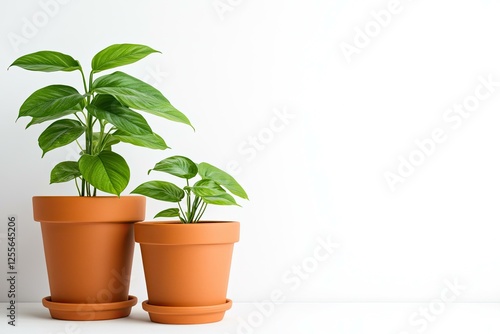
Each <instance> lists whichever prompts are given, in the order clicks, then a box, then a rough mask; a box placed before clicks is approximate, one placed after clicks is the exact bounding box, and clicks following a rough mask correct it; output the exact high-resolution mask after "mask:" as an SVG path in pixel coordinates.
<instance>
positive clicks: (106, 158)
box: [78, 151, 130, 196]
mask: <svg viewBox="0 0 500 334" xmlns="http://www.w3.org/2000/svg"><path fill="white" fill-rule="evenodd" d="M78 166H79V168H80V171H81V173H82V176H83V177H84V178H85V179H86V180H87V181H88V182H89V183H90V184H91V185H92V186H94V187H96V188H97V189H99V190H101V191H104V192H107V193H110V194H115V195H118V196H120V193H121V192H122V191H123V190H124V189H125V188H126V187H127V184H128V182H129V180H130V169H129V167H128V165H127V162H126V161H125V159H123V157H122V156H120V155H119V154H117V153H114V152H112V151H102V152H100V153H99V154H97V155H88V154H84V155H82V156H81V158H80V160H79V161H78Z"/></svg>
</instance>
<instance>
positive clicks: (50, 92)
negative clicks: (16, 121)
mask: <svg viewBox="0 0 500 334" xmlns="http://www.w3.org/2000/svg"><path fill="white" fill-rule="evenodd" d="M84 99H85V97H84V96H82V95H80V93H78V91H77V90H76V89H74V88H73V87H70V86H64V85H52V86H47V87H44V88H41V89H39V90H37V91H36V92H34V93H33V94H31V95H30V97H28V98H27V99H26V101H24V103H23V105H22V106H21V109H20V110H19V116H18V117H24V116H31V117H35V118H37V117H52V116H57V115H60V116H62V115H64V114H65V112H66V111H68V110H69V109H74V108H75V107H76V106H77V105H78V104H80V103H81V102H83V100H84Z"/></svg>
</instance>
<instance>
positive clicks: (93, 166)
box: [9, 44, 191, 196]
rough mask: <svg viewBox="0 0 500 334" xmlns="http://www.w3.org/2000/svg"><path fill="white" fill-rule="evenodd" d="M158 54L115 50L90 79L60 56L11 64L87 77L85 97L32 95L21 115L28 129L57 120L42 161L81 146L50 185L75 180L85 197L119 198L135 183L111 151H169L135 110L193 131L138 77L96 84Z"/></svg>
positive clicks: (131, 47) (104, 55) (67, 89)
mask: <svg viewBox="0 0 500 334" xmlns="http://www.w3.org/2000/svg"><path fill="white" fill-rule="evenodd" d="M155 52H158V51H156V50H153V49H152V48H150V47H148V46H145V45H139V44H115V45H111V46H109V47H107V48H105V49H104V50H102V51H100V52H98V53H97V54H96V55H95V56H94V57H93V59H92V70H91V72H90V75H89V77H88V79H87V78H86V76H85V74H84V71H83V69H82V67H81V65H80V62H79V61H78V60H76V59H74V58H73V57H71V56H69V55H66V54H63V53H60V52H56V51H39V52H35V53H31V54H28V55H24V56H22V57H20V58H18V59H17V60H15V61H14V62H13V63H12V65H11V67H12V66H18V67H21V68H23V69H25V70H30V71H40V72H56V71H63V72H72V71H79V72H80V74H81V77H82V83H83V90H84V93H83V94H81V93H80V92H78V90H77V89H75V88H73V87H71V86H66V85H60V84H57V85H50V86H47V87H44V88H41V89H39V90H37V91H36V92H34V93H33V94H31V95H30V96H29V97H28V98H27V99H26V101H25V102H24V103H23V104H22V106H21V108H20V110H19V116H18V119H19V118H20V117H31V121H30V122H29V124H28V125H27V127H26V128H28V127H30V126H32V125H35V124H39V123H43V122H47V121H53V120H56V121H54V122H53V123H52V124H50V125H49V126H48V127H47V128H46V129H45V130H44V131H43V132H42V134H41V135H40V137H39V138H38V145H39V146H40V148H41V149H42V152H43V154H42V157H43V156H44V155H45V154H46V153H47V152H49V151H51V150H53V149H56V148H58V147H62V146H66V145H68V144H71V143H76V145H77V146H78V148H79V151H80V152H81V153H80V158H79V160H78V161H63V162H61V163H59V164H57V165H56V166H55V167H54V168H53V169H52V171H51V174H50V183H61V182H68V181H72V180H74V181H75V184H76V187H77V190H78V194H79V195H80V196H96V192H97V189H99V190H101V191H104V192H107V193H111V194H115V195H118V196H119V195H120V193H121V192H122V191H123V190H124V189H125V187H126V186H127V185H128V183H129V181H130V169H129V166H128V164H127V162H126V161H125V159H124V158H123V157H122V156H120V155H119V154H117V153H115V152H113V151H112V146H113V145H116V144H118V143H120V142H124V143H129V144H132V145H137V146H142V147H147V148H151V149H161V150H163V149H166V148H167V145H166V143H165V141H164V140H163V138H161V137H160V136H159V135H158V134H156V133H154V132H153V130H152V129H151V127H150V126H149V124H148V123H147V121H146V119H145V118H144V117H143V116H142V115H141V114H140V113H138V112H136V110H137V111H143V112H147V113H150V114H153V115H156V116H160V117H163V118H166V119H168V120H171V121H175V122H180V123H184V124H187V125H190V126H191V123H190V121H189V120H188V118H187V117H186V116H185V115H184V114H183V113H181V112H180V111H179V110H177V109H176V108H174V107H173V106H172V105H171V104H170V102H169V101H168V100H167V98H166V97H165V96H163V94H162V93H161V92H160V91H158V90H157V89H156V88H154V87H152V86H151V85H149V84H147V83H145V82H143V81H141V80H139V79H137V78H135V77H133V76H130V75H128V74H126V73H123V72H120V71H117V72H114V73H111V74H107V75H102V76H100V77H99V78H96V79H94V75H95V74H98V73H100V72H102V71H105V70H109V69H112V68H116V67H119V66H123V65H128V64H132V63H135V62H136V61H138V60H141V59H142V58H144V57H146V56H148V55H150V54H152V53H155ZM9 68H10V67H9ZM82 137H83V139H82Z"/></svg>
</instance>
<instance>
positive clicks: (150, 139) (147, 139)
mask: <svg viewBox="0 0 500 334" xmlns="http://www.w3.org/2000/svg"><path fill="white" fill-rule="evenodd" d="M113 137H114V138H116V139H118V140H120V141H122V142H124V143H129V144H132V145H136V146H141V147H147V148H152V149H155V150H164V149H166V148H168V146H167V144H165V141H164V140H163V138H161V137H160V136H159V135H157V134H156V133H153V134H147V135H140V136H138V135H132V134H129V133H126V132H123V131H120V130H117V131H116V132H115V133H113Z"/></svg>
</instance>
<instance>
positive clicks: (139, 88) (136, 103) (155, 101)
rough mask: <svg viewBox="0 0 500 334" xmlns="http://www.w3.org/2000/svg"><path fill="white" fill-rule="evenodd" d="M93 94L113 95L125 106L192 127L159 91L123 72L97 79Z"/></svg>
mask: <svg viewBox="0 0 500 334" xmlns="http://www.w3.org/2000/svg"><path fill="white" fill-rule="evenodd" d="M93 92H94V93H100V94H109V95H112V96H114V97H115V98H116V99H117V100H118V101H120V103H121V104H122V105H124V106H127V107H130V108H133V109H137V110H142V111H145V112H148V113H150V114H153V115H156V116H160V117H164V118H166V119H169V120H171V121H175V122H180V123H184V124H187V125H189V126H191V123H190V122H189V119H188V118H187V117H186V116H185V115H184V114H183V113H181V112H180V111H179V110H177V109H176V108H174V106H172V105H171V104H170V102H169V101H168V100H167V98H166V97H165V96H163V94H162V93H161V92H160V91H159V90H157V89H156V88H154V87H153V86H151V85H149V84H147V83H145V82H144V81H141V80H139V79H137V78H134V77H132V76H130V75H128V74H125V73H123V72H114V73H112V74H108V75H105V76H102V77H100V78H98V79H96V80H95V81H94V85H93Z"/></svg>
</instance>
